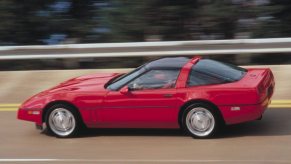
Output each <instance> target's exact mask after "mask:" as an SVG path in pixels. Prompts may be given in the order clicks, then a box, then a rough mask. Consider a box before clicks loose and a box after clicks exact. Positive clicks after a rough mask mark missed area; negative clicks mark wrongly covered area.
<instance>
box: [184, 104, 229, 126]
mask: <svg viewBox="0 0 291 164" xmlns="http://www.w3.org/2000/svg"><path fill="white" fill-rule="evenodd" d="M193 104H201V105H207V106H209V107H211V109H213V112H215V114H216V115H217V116H218V117H219V118H220V120H219V121H220V122H221V123H222V124H225V121H224V118H223V116H222V113H221V111H220V110H219V108H218V107H217V106H216V105H215V104H213V103H212V102H210V101H208V100H203V99H193V100H189V101H187V102H186V103H184V104H183V105H182V106H181V108H180V111H179V115H178V123H179V126H180V128H183V115H184V112H185V111H186V109H187V108H188V107H189V106H191V105H193Z"/></svg>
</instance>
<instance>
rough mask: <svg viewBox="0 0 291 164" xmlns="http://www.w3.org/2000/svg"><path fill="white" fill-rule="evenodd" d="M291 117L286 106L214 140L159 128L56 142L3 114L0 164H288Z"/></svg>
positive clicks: (97, 132) (107, 131) (10, 114)
mask: <svg viewBox="0 0 291 164" xmlns="http://www.w3.org/2000/svg"><path fill="white" fill-rule="evenodd" d="M290 118H291V109H290V108H284V109H279V108H272V109H269V110H268V111H267V112H266V113H265V115H264V118H263V119H262V120H260V121H253V122H249V123H245V124H240V125H233V126H230V127H227V128H226V130H225V131H224V132H223V133H222V134H221V135H219V136H218V137H217V138H213V139H193V138H191V137H190V136H187V135H185V134H184V133H182V132H181V131H179V130H162V129H144V130H141V129H96V130H88V131H87V132H84V133H82V135H81V136H80V137H79V138H71V139H59V138H56V137H53V136H49V135H48V134H46V133H41V132H40V131H38V130H36V129H35V128H34V124H33V123H30V122H25V121H19V120H16V112H15V111H14V112H13V111H10V112H3V111H2V112H0V125H1V131H0V136H1V140H0V163H2V162H3V163H8V162H11V163H85V162H87V163H108V164H109V163H110V164H111V163H112V164H115V163H116V164H120V163H217V164H220V163H221V164H222V163H235V164H236V163H239V164H241V163H251V164H252V163H291V126H290V125H291V119H290ZM25 161H26V162H25Z"/></svg>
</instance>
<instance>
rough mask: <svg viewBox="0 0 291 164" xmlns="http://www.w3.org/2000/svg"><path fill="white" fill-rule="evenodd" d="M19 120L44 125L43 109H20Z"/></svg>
mask: <svg viewBox="0 0 291 164" xmlns="http://www.w3.org/2000/svg"><path fill="white" fill-rule="evenodd" d="M17 118H18V119H20V120H25V121H31V122H35V123H36V124H38V125H41V124H42V110H41V109H22V108H19V109H18V113H17Z"/></svg>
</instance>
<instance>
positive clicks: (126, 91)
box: [119, 86, 130, 94]
mask: <svg viewBox="0 0 291 164" xmlns="http://www.w3.org/2000/svg"><path fill="white" fill-rule="evenodd" d="M129 91H130V90H129V88H128V86H125V87H123V88H121V89H120V91H119V92H120V93H122V94H128V93H129Z"/></svg>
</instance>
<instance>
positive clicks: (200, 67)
mask: <svg viewBox="0 0 291 164" xmlns="http://www.w3.org/2000/svg"><path fill="white" fill-rule="evenodd" d="M245 73H246V70H245V69H243V68H240V67H237V66H234V65H231V64H225V63H222V62H218V61H214V60H209V59H202V60H200V61H199V62H198V63H196V64H195V65H193V67H192V69H191V72H190V75H189V78H188V82H187V84H188V86H197V85H208V84H221V83H227V82H234V81H238V80H240V79H241V78H242V77H243V76H244V75H245Z"/></svg>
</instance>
